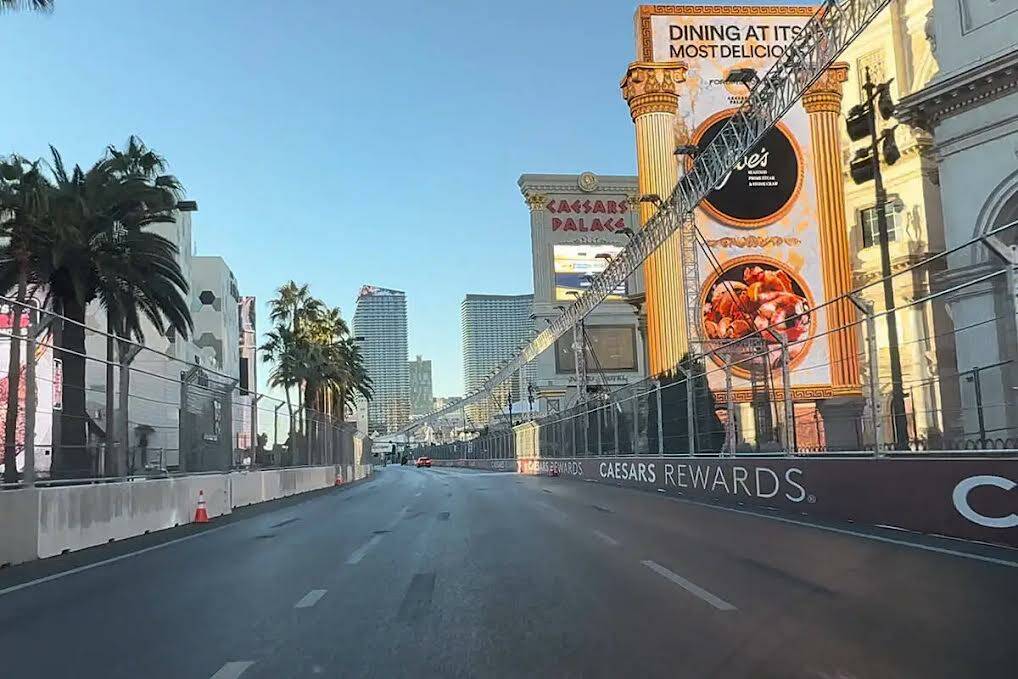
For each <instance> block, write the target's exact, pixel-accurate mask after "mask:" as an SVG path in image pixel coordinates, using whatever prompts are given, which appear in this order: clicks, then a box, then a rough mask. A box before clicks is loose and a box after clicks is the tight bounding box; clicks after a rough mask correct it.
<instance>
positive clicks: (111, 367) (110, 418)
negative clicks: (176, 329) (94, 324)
mask: <svg viewBox="0 0 1018 679" xmlns="http://www.w3.org/2000/svg"><path fill="white" fill-rule="evenodd" d="M113 330H114V327H113V317H112V316H111V315H110V313H109V312H108V311H107V312H106V454H105V460H106V463H105V464H104V465H102V467H103V470H102V471H103V476H107V475H109V476H116V477H120V476H123V475H124V464H123V460H122V459H121V455H120V446H119V444H118V442H117V437H116V426H117V422H116V417H115V415H114V412H113V410H114V407H115V405H116V393H115V391H114V388H113V387H114V384H115V380H116V376H115V374H114V373H115V366H116V362H117V353H116V339H114V337H113Z"/></svg>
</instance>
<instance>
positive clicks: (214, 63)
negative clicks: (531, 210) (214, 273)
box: [0, 0, 636, 395]
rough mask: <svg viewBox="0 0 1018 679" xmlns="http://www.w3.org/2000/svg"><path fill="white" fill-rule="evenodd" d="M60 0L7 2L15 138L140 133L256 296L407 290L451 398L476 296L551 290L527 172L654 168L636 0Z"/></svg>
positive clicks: (204, 245)
mask: <svg viewBox="0 0 1018 679" xmlns="http://www.w3.org/2000/svg"><path fill="white" fill-rule="evenodd" d="M56 5H57V8H56V11H55V12H54V13H53V14H52V15H50V16H38V15H31V14H21V15H0V40H2V44H3V45H4V48H5V53H6V54H7V58H8V67H7V68H6V69H4V71H5V73H4V75H5V77H4V95H3V100H4V115H3V123H2V125H0V153H10V152H18V153H21V154H23V155H27V156H32V157H35V156H41V155H44V154H45V153H46V151H47V144H50V143H52V144H53V145H55V146H56V147H57V148H59V149H60V150H61V152H62V153H63V155H64V158H65V160H67V161H69V162H78V163H81V164H87V163H91V162H92V161H94V160H95V159H96V158H97V157H98V155H99V154H100V153H101V151H102V150H103V148H104V147H105V146H106V145H107V144H109V143H118V144H119V143H122V142H123V141H124V140H126V138H127V137H128V135H130V134H137V135H139V136H140V137H141V138H142V139H143V140H144V141H145V142H146V143H147V144H148V145H149V146H151V147H153V148H155V149H156V150H157V151H159V152H160V153H162V154H163V155H164V156H166V158H167V160H168V161H169V163H170V166H171V170H172V172H173V173H174V174H176V175H177V176H178V177H179V178H180V179H181V181H182V182H183V183H184V185H185V187H186V188H187V192H188V196H189V197H190V198H193V199H195V200H197V201H198V204H199V208H200V211H199V212H198V213H197V214H196V215H195V224H196V234H197V248H198V253H199V254H205V255H220V256H222V257H224V258H225V259H226V261H227V262H228V263H229V265H230V266H231V268H232V269H233V271H234V273H235V274H236V276H237V280H238V283H239V285H240V289H241V293H242V294H248V295H255V296H257V297H258V299H259V302H260V303H264V301H265V300H266V299H268V298H269V297H270V296H272V294H273V291H274V290H275V288H276V287H278V286H279V285H280V284H281V283H282V282H284V281H286V280H288V279H290V278H293V279H296V280H297V281H298V282H307V283H310V284H311V286H312V289H313V290H314V292H315V293H316V294H317V295H319V296H320V297H322V298H323V299H325V300H326V301H327V302H329V303H330V304H333V305H339V306H341V307H342V309H343V312H344V314H345V315H346V316H347V317H350V316H351V315H352V313H353V303H354V299H355V296H356V293H357V290H358V288H359V287H360V285H362V284H364V283H374V284H378V285H383V286H386V287H392V288H398V289H402V290H406V292H407V298H408V317H409V328H410V354H411V357H412V356H413V355H414V354H418V353H419V354H422V355H424V356H425V357H426V358H430V359H432V361H433V364H432V365H433V370H434V383H435V393H436V395H452V394H459V393H461V391H462V384H463V378H462V371H461V360H460V323H459V304H460V301H461V300H462V299H463V296H464V295H465V294H466V293H468V292H469V293H500V294H517V293H524V292H530V291H531V289H532V274H531V268H530V235H529V214H528V212H527V209H526V206H525V205H524V203H523V200H522V198H521V196H520V194H519V190H518V188H517V186H516V180H517V178H518V177H519V175H520V174H522V173H525V172H569V173H574V172H581V171H584V170H591V171H593V172H596V173H599V174H630V173H633V172H635V151H634V146H633V144H634V142H633V127H632V123H631V122H630V119H629V113H628V110H627V107H626V104H625V102H623V101H622V98H621V97H620V95H619V90H618V82H619V78H620V77H621V76H622V74H623V73H624V71H625V67H626V64H627V63H628V62H629V61H631V60H632V58H633V54H634V39H633V34H632V33H633V28H632V26H633V24H632V16H633V11H634V9H635V7H636V4H635V3H629V2H618V1H612V0H590V1H588V2H555V1H554V0H520V1H516V2H512V3H498V4H497V5H493V4H491V3H487V2H477V1H474V2H460V1H458V0H457V1H438V2H420V1H418V2H402V1H400V0H391V1H390V2H387V3H384V4H383V3H370V2H347V1H346V0H341V1H339V2H325V1H313V0H294V1H292V2H286V3H284V2H278V1H270V0H218V1H215V2H213V1H211V0H177V1H175V2H156V1H155V0H57V3H56ZM265 317H266V316H265V314H262V315H261V317H260V319H259V320H260V322H261V319H264V318H265ZM260 329H261V330H265V327H264V323H263V324H262V328H260ZM263 374H264V371H263Z"/></svg>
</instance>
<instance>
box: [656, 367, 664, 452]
mask: <svg viewBox="0 0 1018 679" xmlns="http://www.w3.org/2000/svg"><path fill="white" fill-rule="evenodd" d="M656 382H657V454H658V455H664V454H665V426H664V422H663V421H662V418H661V414H662V408H661V380H656Z"/></svg>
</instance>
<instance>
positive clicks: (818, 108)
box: [802, 61, 848, 113]
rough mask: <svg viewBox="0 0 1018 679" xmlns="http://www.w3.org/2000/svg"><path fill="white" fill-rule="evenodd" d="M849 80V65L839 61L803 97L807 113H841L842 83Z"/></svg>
mask: <svg viewBox="0 0 1018 679" xmlns="http://www.w3.org/2000/svg"><path fill="white" fill-rule="evenodd" d="M846 80H848V64H846V63H845V62H843V61H839V62H838V63H836V64H832V65H831V67H830V68H828V69H827V70H826V71H824V72H823V74H821V76H820V77H819V78H818V79H817V81H816V82H815V83H813V84H812V85H810V86H809V89H808V90H806V94H804V95H803V97H802V105H803V108H805V109H806V113H820V112H826V113H841V96H842V87H841V85H842V83H844V82H845V81H846Z"/></svg>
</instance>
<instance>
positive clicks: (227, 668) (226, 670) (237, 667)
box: [211, 660, 254, 679]
mask: <svg viewBox="0 0 1018 679" xmlns="http://www.w3.org/2000/svg"><path fill="white" fill-rule="evenodd" d="M251 665H254V661H252V660H235V661H233V662H228V663H226V664H225V665H223V666H222V667H220V668H219V671H218V672H216V673H215V674H213V675H212V678H211V679H237V677H239V676H240V675H242V674H244V670H246V669H247V668H249V667H251Z"/></svg>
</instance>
